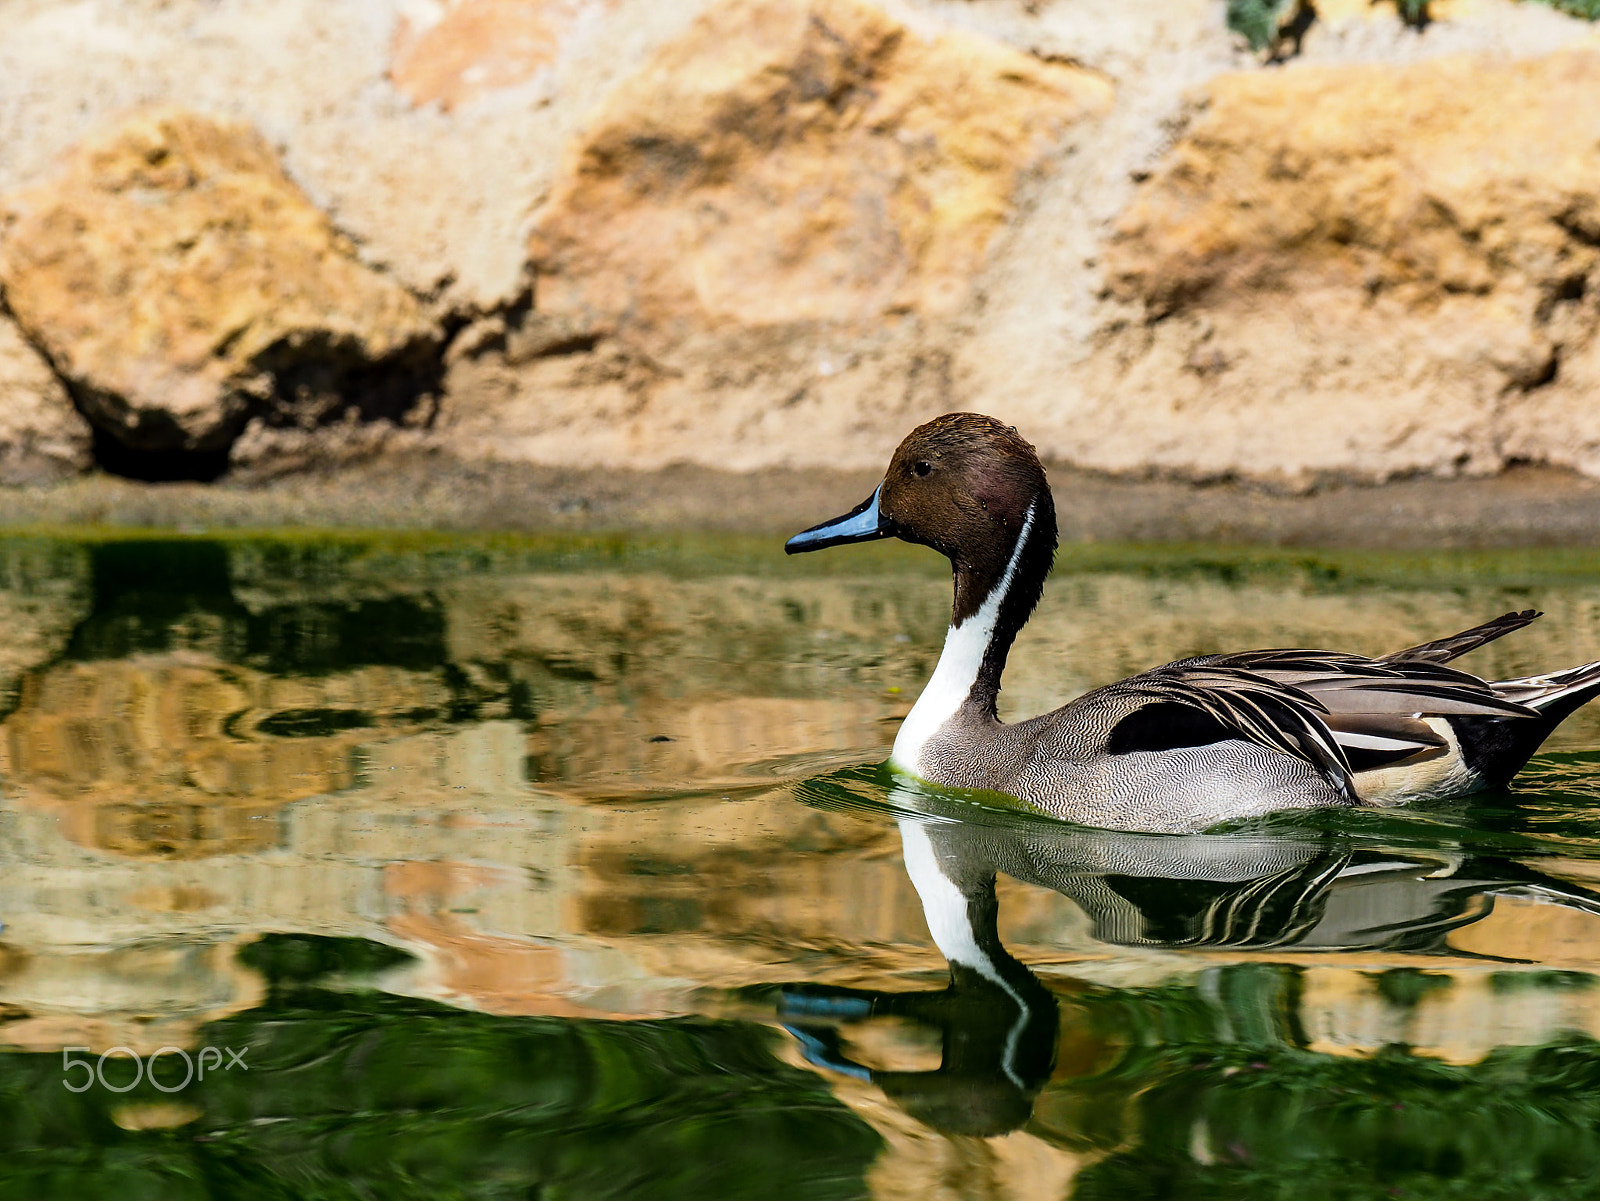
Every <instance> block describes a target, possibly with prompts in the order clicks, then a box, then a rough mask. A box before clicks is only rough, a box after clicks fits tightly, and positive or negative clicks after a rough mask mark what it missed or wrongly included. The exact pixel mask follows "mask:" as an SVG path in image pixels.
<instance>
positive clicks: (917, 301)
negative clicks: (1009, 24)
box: [531, 0, 1111, 336]
mask: <svg viewBox="0 0 1600 1201" xmlns="http://www.w3.org/2000/svg"><path fill="white" fill-rule="evenodd" d="M1110 95H1111V89H1110V87H1109V85H1108V84H1106V83H1105V82H1104V81H1103V80H1102V79H1101V78H1099V77H1098V76H1096V75H1094V74H1093V73H1091V72H1088V71H1084V70H1079V69H1075V68H1070V67H1065V66H1055V65H1050V64H1046V63H1043V62H1040V61H1039V60H1037V59H1034V58H1031V57H1029V56H1027V55H1024V54H1022V53H1020V52H1018V51H1015V50H1012V49H1009V48H1007V47H1005V46H1002V45H1000V44H999V43H997V42H992V41H989V40H986V39H984V38H981V37H977V36H973V35H970V34H964V33H954V32H949V33H940V34H937V35H935V36H924V35H923V34H921V33H919V32H916V31H914V30H912V29H910V28H908V27H906V26H905V25H902V24H900V23H899V22H897V21H895V20H892V19H891V18H889V17H888V16H886V15H885V14H884V13H883V12H882V11H880V10H879V9H877V8H874V7H871V6H869V5H867V4H864V3H860V2H858V0H722V2H721V3H717V4H714V5H713V6H712V7H710V8H709V9H708V10H707V11H706V12H705V13H703V14H702V15H701V16H700V18H699V19H698V20H697V21H695V22H694V24H693V25H692V26H690V28H689V29H688V31H687V32H686V33H684V34H683V35H681V36H680V37H678V38H677V39H675V40H673V41H671V42H669V43H668V44H667V45H665V46H664V47H662V49H661V50H660V51H659V52H658V53H657V54H656V56H655V57H654V59H653V60H651V62H650V63H649V64H648V65H647V66H646V67H645V68H644V69H643V70H642V71H641V72H640V73H639V74H637V75H636V76H634V77H633V78H632V79H630V80H628V81H627V82H626V83H624V84H623V85H622V86H620V87H619V88H618V89H617V90H616V91H615V92H613V93H612V95H611V96H610V97H609V98H608V99H607V101H606V102H605V103H604V104H603V105H602V106H601V108H600V110H599V112H598V113H597V114H596V115H595V116H594V118H593V120H592V122H591V123H590V125H589V128H588V131H587V133H586V134H585V135H584V136H583V137H582V138H581V139H580V140H579V141H578V142H577V144H576V145H575V146H574V147H573V148H572V149H571V151H570V152H569V154H568V156H567V159H566V161H565V163H564V165H563V167H562V169H561V170H560V172H559V173H558V176H557V179H556V182H555V184H554V186H553V188H552V194H551V197H550V200H549V202H548V203H547V205H546V206H545V207H544V209H543V210H542V212H541V214H540V216H539V218H538V221H537V225H536V228H535V231H534V234H533V238H532V242H531V253H532V258H533V260H534V263H535V265H536V267H537V269H538V273H539V274H538V284H537V300H536V304H537V307H538V309H540V310H541V311H546V312H551V313H556V314H562V315H565V316H567V317H568V318H569V319H571V320H575V321H576V322H577V323H578V324H580V325H586V326H587V327H589V328H611V327H614V326H615V325H617V324H618V323H622V324H627V325H631V326H633V327H635V328H636V329H637V330H651V331H654V332H656V333H657V334H666V335H669V336H670V335H672V334H673V333H674V332H677V331H680V330H682V329H684V328H692V327H695V326H707V325H709V326H716V325H718V324H747V325H755V326H761V325H774V324H782V323H786V322H794V321H832V322H852V321H860V320H865V319H869V318H873V317H876V316H878V315H880V314H883V313H885V312H888V311H891V310H900V311H912V312H917V313H939V314H942V313H948V312H950V311H952V310H954V309H955V308H957V307H958V306H959V305H960V304H961V303H962V302H963V301H964V300H965V299H966V298H967V296H968V292H969V287H970V283H971V280H972V277H973V274H974V272H975V271H976V270H977V268H978V267H979V266H980V264H981V263H982V262H983V260H984V257H985V251H986V249H987V248H988V246H989V243H990V241H991V239H992V238H993V237H994V236H995V234H996V233H997V232H998V231H999V230H1000V229H1001V228H1002V227H1003V226H1004V225H1005V223H1006V222H1007V220H1008V219H1009V217H1010V216H1011V205H1012V201H1013V198H1014V195H1015V191H1016V187H1017V184H1018V181H1019V178H1020V177H1021V176H1022V175H1023V173H1024V172H1025V171H1026V170H1027V169H1028V168H1030V167H1031V166H1033V165H1035V164H1037V162H1038V161H1039V159H1040V158H1041V156H1042V155H1043V154H1044V153H1045V152H1046V151H1047V150H1049V149H1051V148H1052V147H1053V146H1054V145H1055V144H1056V143H1058V142H1059V140H1060V139H1061V137H1062V136H1063V134H1064V133H1065V132H1066V131H1067V130H1068V129H1069V128H1070V127H1071V126H1072V125H1073V124H1074V123H1075V122H1078V121H1081V120H1083V119H1084V118H1086V117H1088V116H1090V115H1092V114H1094V113H1096V112H1099V111H1101V110H1102V109H1103V108H1104V107H1105V106H1106V104H1107V103H1108V102H1109V99H1110Z"/></svg>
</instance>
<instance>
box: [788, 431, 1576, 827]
mask: <svg viewBox="0 0 1600 1201" xmlns="http://www.w3.org/2000/svg"><path fill="white" fill-rule="evenodd" d="M890 537H893V538H901V539H904V540H905V541H907V542H913V543H918V544H920V545H923V546H930V547H932V548H933V549H935V550H937V551H939V552H940V553H941V554H943V555H944V556H945V557H946V558H948V559H949V560H950V564H951V569H952V571H953V574H954V583H955V598H954V602H953V605H952V608H951V614H950V629H949V631H948V633H947V634H946V635H945V642H944V650H943V652H942V653H941V654H940V656H939V662H938V664H937V666H936V667H935V668H934V672H933V677H932V678H931V679H930V680H929V681H928V684H927V687H926V688H924V689H923V692H922V695H921V696H920V697H918V699H917V702H916V704H915V705H914V706H913V707H912V709H911V712H910V713H909V714H907V716H906V719H905V721H904V723H902V725H901V727H900V732H899V735H898V736H897V737H896V739H895V744H894V751H893V753H892V754H891V756H890V763H891V764H892V765H893V766H894V767H895V768H897V769H898V770H900V771H902V772H904V773H907V774H909V775H911V776H914V777H918V778H920V779H923V780H927V781H930V782H932V783H936V784H942V785H947V786H951V787H956V788H967V789H977V790H982V791H988V792H998V793H1004V794H1007V795H1009V796H1012V797H1016V798H1018V799H1020V800H1022V801H1024V802H1027V803H1028V804H1030V805H1032V806H1033V807H1035V808H1037V809H1039V810H1042V811H1043V812H1045V813H1048V814H1051V815H1053V816H1055V817H1058V818H1063V819H1066V820H1068V821H1073V822H1078V823H1081V824H1083V825H1090V826H1100V827H1105V828H1108V829H1118V830H1143V831H1151V832H1179V831H1194V830H1201V829H1204V828H1206V827H1207V826H1211V825H1215V824H1216V823H1218V822H1221V821H1226V820H1230V819H1234V818H1243V817H1253V816H1257V815H1260V814H1264V813H1270V812H1274V811H1277V810H1283V809H1309V808H1318V807H1329V806H1351V805H1397V804H1404V803H1406V802H1409V801H1416V800H1421V799H1424V798H1431V797H1448V796H1459V795H1463V794H1465V793H1470V792H1475V791H1478V790H1480V789H1484V788H1494V787H1500V786H1503V785H1505V784H1506V783H1507V782H1509V781H1510V779H1511V778H1512V777H1513V776H1515V775H1516V773H1517V772H1518V771H1520V770H1521V769H1522V766H1523V764H1525V763H1526V762H1527V761H1528V758H1529V756H1530V755H1532V754H1533V752H1534V751H1535V750H1537V749H1538V747H1539V744H1540V743H1542V742H1543V741H1544V740H1545V738H1546V737H1548V736H1549V734H1550V732H1551V731H1552V730H1554V729H1555V727H1556V726H1557V725H1558V724H1559V723H1560V722H1561V720H1562V719H1563V718H1565V717H1566V716H1567V715H1568V714H1569V713H1571V712H1572V711H1573V710H1574V709H1576V708H1577V707H1578V706H1580V705H1582V704H1583V703H1584V702H1586V701H1588V700H1589V699H1590V698H1592V697H1593V696H1594V695H1595V694H1596V693H1600V662H1596V663H1587V664H1584V665H1583V666H1581V667H1574V668H1569V669H1567V670H1565V671H1557V672H1552V673H1550V674H1547V675H1539V676H1529V677H1526V678H1524V679H1516V680H1499V681H1495V682H1492V683H1491V682H1488V681H1485V680H1481V679H1479V678H1478V677H1477V676H1473V675H1469V674H1468V673H1466V672H1463V671H1459V670H1457V669H1455V668H1452V667H1449V666H1446V665H1447V664H1448V663H1449V661H1450V660H1452V659H1454V658H1455V657H1456V656H1458V655H1462V654H1465V653H1466V652H1468V651H1470V650H1474V649H1476V648H1477V647H1480V646H1482V645H1484V644H1485V643H1487V642H1490V641H1492V640H1494V639H1496V638H1499V637H1500V636H1502V635H1504V634H1508V633H1510V632H1511V631H1512V630H1516V629H1520V628H1521V627H1523V626H1525V625H1527V624H1528V623H1529V622H1531V621H1533V620H1534V619H1535V618H1536V617H1538V616H1539V614H1538V613H1537V612H1535V611H1533V610H1531V609H1530V610H1527V611H1524V612H1521V613H1507V614H1505V615H1504V616H1502V617H1497V618H1495V619H1494V620H1493V621H1489V622H1485V623H1484V624H1483V625H1480V626H1476V627H1474V628H1473V629H1470V630H1466V631H1464V632H1463V633H1460V634H1456V635H1454V636H1452V637H1449V638H1443V639H1439V640H1438V641H1435V642H1426V643H1423V644H1422V645H1421V646H1413V647H1408V648H1406V649H1405V650H1400V651H1395V652H1393V653H1392V654H1388V655H1382V656H1379V657H1378V658H1375V659H1369V658H1366V657H1364V656H1361V655H1353V654H1343V653H1340V652H1336V651H1322V650H1264V651H1246V652H1243V653H1238V654H1221V655H1200V656H1197V657H1195V658H1190V659H1180V660H1178V661H1177V662H1175V663H1168V664H1166V665H1165V666H1163V667H1156V668H1153V669H1151V670H1150V671H1147V672H1144V673H1143V674H1140V675H1136V676H1130V677H1128V678H1127V679H1125V680H1121V681H1118V682H1117V683H1115V684H1110V685H1107V686H1106V687H1104V688H1098V689H1095V690H1094V691H1093V692H1089V693H1086V694H1085V695H1083V696H1081V697H1079V698H1078V699H1077V700H1075V701H1072V702H1070V703H1069V704H1066V705H1063V706H1062V707H1061V708H1059V709H1056V710H1054V711H1053V712H1050V713H1046V714H1044V715H1043V716H1040V717H1035V718H1031V719H1029V720H1027V721H1020V722H1016V723H1014V724H1007V723H1004V722H1002V721H1000V720H999V717H998V716H997V715H996V710H995V699H996V697H997V696H998V694H999V692H1000V677H1001V673H1002V672H1003V671H1004V670H1005V665H1006V656H1007V654H1008V653H1009V652H1010V649H1011V644H1012V641H1013V640H1014V639H1015V638H1016V636H1017V632H1018V631H1019V630H1021V629H1022V626H1023V624H1024V623H1025V622H1026V621H1027V620H1028V617H1029V615H1030V614H1032V612H1033V609H1034V606H1035V605H1036V604H1037V603H1038V601H1039V595H1040V592H1041V590H1042V589H1043V587H1044V580H1045V577H1046V576H1047V575H1048V574H1049V572H1050V568H1051V565H1052V563H1053V562H1054V559H1055V550H1056V515H1055V502H1054V500H1053V499H1052V497H1051V495H1050V486H1049V484H1048V483H1047V482H1046V480H1045V473H1044V467H1043V466H1042V464H1041V463H1040V462H1039V457H1038V455H1037V454H1036V453H1035V452H1034V449H1033V447H1032V446H1031V445H1029V444H1028V442H1027V441H1025V440H1024V439H1023V438H1022V437H1021V435H1019V434H1018V433H1017V431H1016V430H1015V429H1013V428H1012V427H1010V426H1007V425H1005V424H1004V423H1003V422H1000V421H998V420H996V419H995V418H993V417H986V416H983V415H982V414H978V413H950V414H947V415H945V416H943V417H938V418H935V419H934V420H933V421H930V422H928V423H927V424H926V425H921V426H918V427H917V428H916V429H914V430H912V431H911V433H910V434H908V435H907V436H906V439H905V441H903V442H902V443H901V444H900V446H899V448H898V449H897V450H896V451H895V452H894V456H893V458H892V459H891V460H890V462H889V470H888V472H887V473H886V474H885V475H884V478H883V483H881V484H880V485H879V486H878V488H877V490H876V491H874V492H873V494H872V495H871V496H870V497H868V498H867V499H866V500H865V501H863V502H862V503H861V504H859V505H857V506H856V507H855V508H854V509H852V510H851V511H850V512H848V513H846V514H845V515H844V516H842V517H838V518H835V519H834V520H832V521H826V522H823V523H822V524H821V525H817V526H813V527H812V528H811V529H808V530H805V531H803V532H802V533H799V534H796V535H795V536H794V537H793V538H791V539H789V541H788V543H787V544H786V545H785V548H784V549H785V550H786V551H787V552H788V553H789V554H799V553H801V552H804V551H814V550H821V549H823V548H824V547H829V546H838V545H840V544H842V543H847V542H865V541H869V540H872V539H876V538H890Z"/></svg>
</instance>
